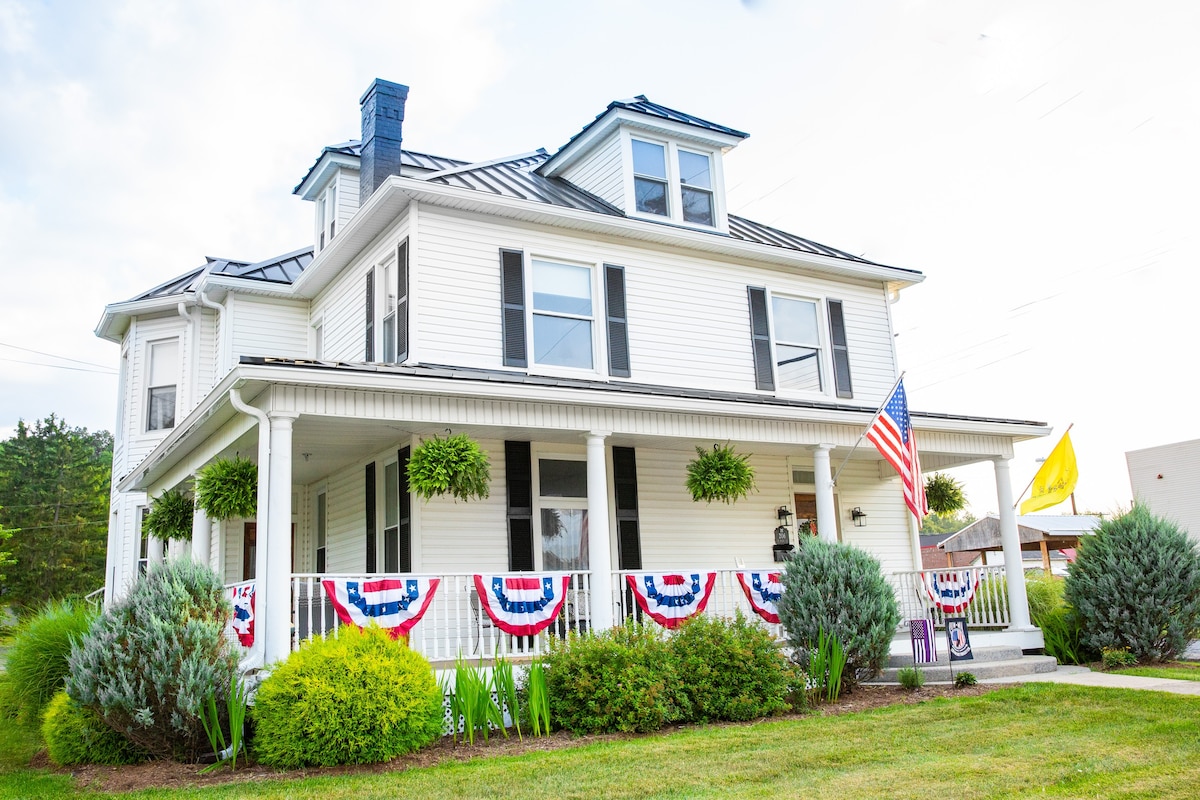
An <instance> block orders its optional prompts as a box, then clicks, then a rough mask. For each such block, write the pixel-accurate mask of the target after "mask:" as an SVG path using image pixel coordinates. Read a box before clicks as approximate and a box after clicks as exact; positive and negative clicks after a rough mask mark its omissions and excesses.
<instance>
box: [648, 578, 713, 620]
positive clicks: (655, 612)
mask: <svg viewBox="0 0 1200 800" xmlns="http://www.w3.org/2000/svg"><path fill="white" fill-rule="evenodd" d="M625 580H626V581H628V582H629V588H630V589H632V590H633V596H634V598H635V599H636V600H637V604H638V605H639V606H641V607H642V610H643V611H645V612H646V613H647V614H649V615H650V618H651V619H652V620H654V621H655V622H657V623H658V624H659V625H662V626H663V627H664V628H678V627H679V626H680V625H682V624H683V621H684V620H686V619H691V618H692V617H694V616H696V615H697V614H699V613H700V612H702V611H704V607H705V606H706V605H708V597H709V595H711V594H712V590H713V584H715V583H716V582H717V573H715V572H705V573H700V572H693V573H691V574H688V575H677V574H672V573H666V574H663V573H649V572H645V573H640V574H636V575H626V576H625Z"/></svg>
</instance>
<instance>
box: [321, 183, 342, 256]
mask: <svg viewBox="0 0 1200 800" xmlns="http://www.w3.org/2000/svg"><path fill="white" fill-rule="evenodd" d="M317 227H318V232H317V247H318V248H322V247H324V246H325V245H326V244H327V243H328V242H331V241H333V237H334V234H336V233H337V184H336V183H332V184H330V186H329V188H328V189H326V190H325V193H324V194H322V195H321V197H320V198H319V199H318V200H317Z"/></svg>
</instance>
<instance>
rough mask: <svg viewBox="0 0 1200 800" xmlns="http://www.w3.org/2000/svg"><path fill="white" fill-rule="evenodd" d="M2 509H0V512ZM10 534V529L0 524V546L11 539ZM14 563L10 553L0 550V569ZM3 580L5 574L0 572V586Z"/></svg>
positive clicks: (11, 533)
mask: <svg viewBox="0 0 1200 800" xmlns="http://www.w3.org/2000/svg"><path fill="white" fill-rule="evenodd" d="M3 510H4V509H0V512H2V511H3ZM12 535H13V532H12V531H10V530H8V529H7V528H5V527H4V526H3V525H0V547H2V546H3V545H4V543H5V542H7V541H8V540H9V539H11V538H12ZM15 563H17V562H16V561H14V560H13V557H12V553H10V552H6V551H4V550H0V570H2V569H4V568H5V567H11V566H12V565H13V564H15ZM4 580H5V575H4V573H3V572H0V586H3V585H4Z"/></svg>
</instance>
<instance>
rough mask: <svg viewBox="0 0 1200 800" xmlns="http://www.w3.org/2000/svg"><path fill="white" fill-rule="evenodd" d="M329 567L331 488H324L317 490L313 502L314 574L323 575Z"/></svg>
mask: <svg viewBox="0 0 1200 800" xmlns="http://www.w3.org/2000/svg"><path fill="white" fill-rule="evenodd" d="M322 506H324V508H322ZM321 534H324V535H325V543H324V544H321ZM322 562H323V563H322ZM328 566H329V488H328V487H327V486H322V487H320V488H319V489H317V494H316V498H315V499H314V501H313V572H318V573H323V572H325V571H326V569H327V568H328Z"/></svg>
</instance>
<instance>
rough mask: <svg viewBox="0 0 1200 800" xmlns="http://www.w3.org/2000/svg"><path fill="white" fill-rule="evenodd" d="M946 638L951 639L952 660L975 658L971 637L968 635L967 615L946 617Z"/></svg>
mask: <svg viewBox="0 0 1200 800" xmlns="http://www.w3.org/2000/svg"><path fill="white" fill-rule="evenodd" d="M946 638H947V639H948V640H949V641H950V660H951V661H970V660H971V659H973V658H975V654H974V653H972V652H971V637H969V636H968V635H967V618H966V617H946Z"/></svg>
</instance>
